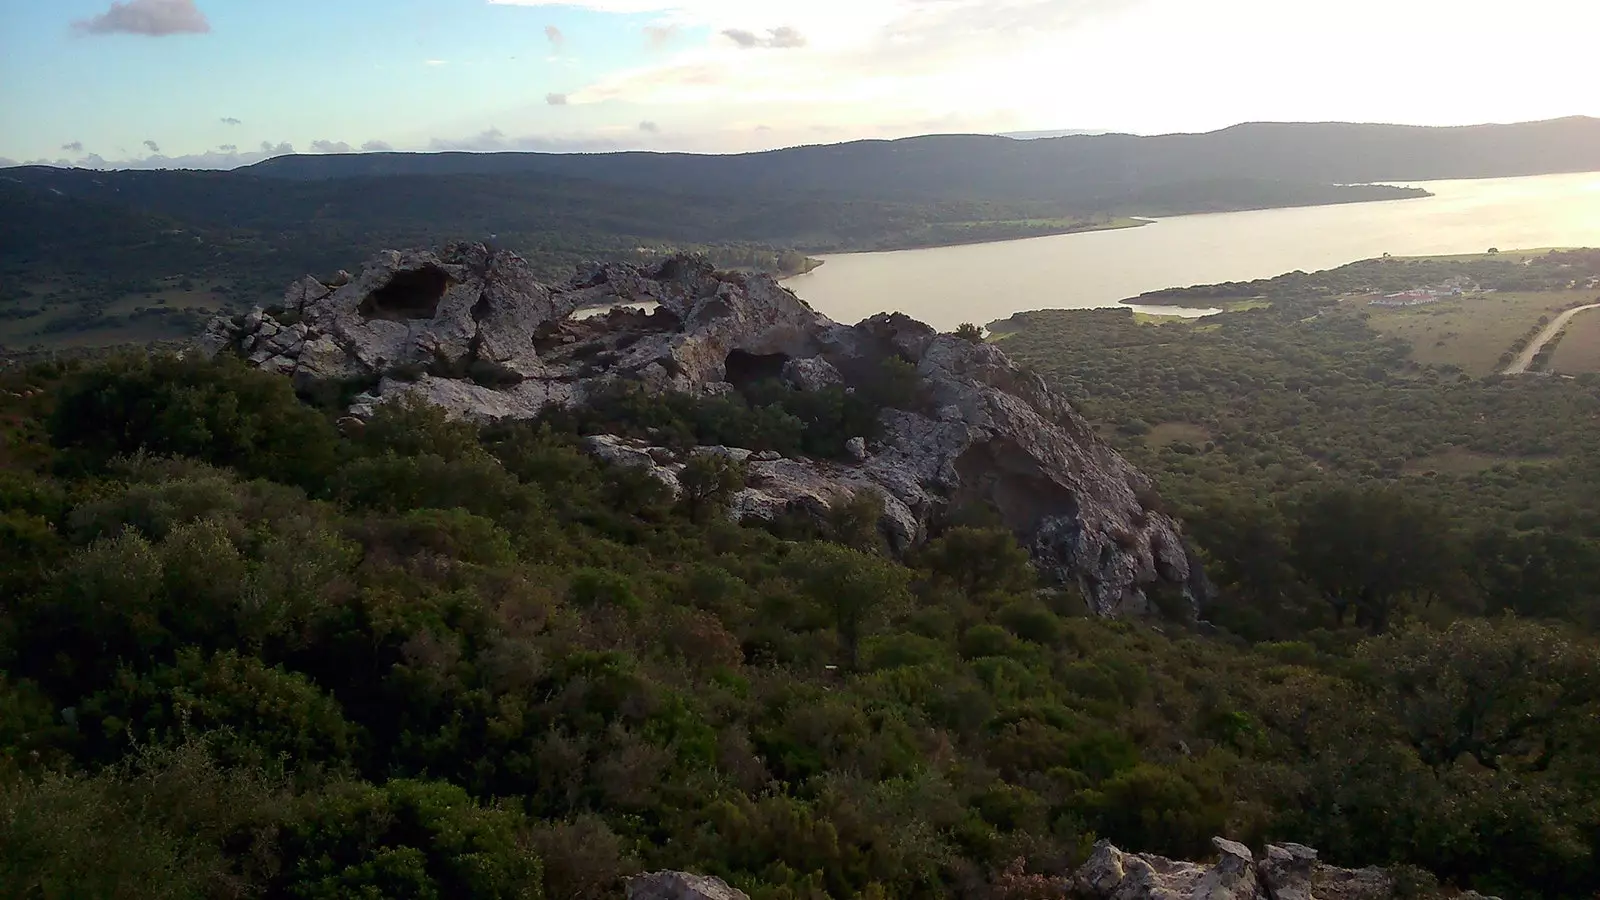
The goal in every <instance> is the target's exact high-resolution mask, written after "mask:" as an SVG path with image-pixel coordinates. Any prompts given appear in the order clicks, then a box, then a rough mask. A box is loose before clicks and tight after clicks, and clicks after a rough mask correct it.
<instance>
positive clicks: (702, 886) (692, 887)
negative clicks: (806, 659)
mask: <svg viewBox="0 0 1600 900" xmlns="http://www.w3.org/2000/svg"><path fill="white" fill-rule="evenodd" d="M1212 844H1213V845H1215V846H1216V848H1217V853H1218V856H1219V858H1218V860H1217V862H1215V863H1194V862H1184V861H1182V860H1171V859H1167V858H1166V857H1163V856H1156V855H1155V854H1153V853H1126V852H1124V851H1122V850H1119V849H1117V848H1116V847H1115V846H1113V845H1112V844H1111V842H1110V841H1101V842H1100V843H1098V844H1096V845H1095V847H1094V855H1093V856H1091V857H1090V858H1089V861H1088V862H1087V863H1085V864H1084V865H1083V867H1082V868H1080V869H1079V870H1078V871H1077V872H1075V873H1074V874H1073V875H1072V877H1071V878H1065V879H1058V880H1054V881H1052V880H1050V879H1044V878H1042V877H1036V878H1034V879H1032V882H1033V883H1032V884H1031V885H1030V887H1029V889H1028V890H1026V891H1025V892H1023V895H1025V896H1027V897H1029V898H1035V900H1037V898H1039V897H1041V896H1058V897H1061V898H1062V900H1069V898H1075V900H1395V898H1397V897H1399V896H1400V893H1399V888H1398V885H1397V884H1396V882H1395V880H1394V878H1393V877H1392V876H1390V875H1389V874H1388V873H1387V872H1385V871H1384V870H1382V869H1376V868H1367V869H1341V868H1338V867H1336V866H1328V865H1323V864H1322V863H1320V862H1318V861H1317V851H1315V850H1313V849H1311V848H1310V847H1304V846H1301V845H1300V844H1284V845H1282V846H1274V845H1270V844H1269V845H1268V846H1267V852H1266V856H1265V857H1264V858H1262V859H1260V860H1257V859H1256V858H1255V856H1254V855H1253V854H1251V852H1250V849H1249V848H1248V847H1245V846H1244V845H1243V844H1239V843H1235V842H1234V841H1230V840H1227V839H1226V838H1220V837H1219V838H1213V839H1212ZM1018 871H1020V864H1019V869H1018ZM1008 874H1009V873H1008ZM999 895H1000V896H1010V894H1008V893H1007V892H1006V891H1005V890H1004V886H1003V885H1002V886H1001V890H1000V891H999ZM1445 896H1454V897H1455V898H1456V900H1497V898H1490V897H1482V896H1481V895H1479V894H1476V893H1474V892H1472V891H1468V892H1466V893H1464V894H1455V895H1445ZM628 900H745V895H744V894H743V893H742V892H740V891H737V890H734V889H733V888H730V887H729V886H728V885H727V884H724V883H723V882H722V881H721V880H720V879H716V878H705V877H702V876H699V875H688V874H685V873H682V872H656V873H654V874H650V875H640V876H638V877H637V878H631V879H629V880H628Z"/></svg>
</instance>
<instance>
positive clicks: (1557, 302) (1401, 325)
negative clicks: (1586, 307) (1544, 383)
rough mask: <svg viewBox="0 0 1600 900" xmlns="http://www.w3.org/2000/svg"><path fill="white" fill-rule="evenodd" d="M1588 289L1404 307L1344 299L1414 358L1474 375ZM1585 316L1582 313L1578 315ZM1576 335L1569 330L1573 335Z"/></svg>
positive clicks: (1483, 371) (1494, 365) (1498, 295)
mask: <svg viewBox="0 0 1600 900" xmlns="http://www.w3.org/2000/svg"><path fill="white" fill-rule="evenodd" d="M1591 294H1592V292H1590V291H1548V292H1535V293H1503V294H1502V293H1491V294H1475V295H1469V296H1466V297H1458V298H1453V299H1450V300H1441V301H1439V302H1438V303H1430V304H1427V305H1425V306H1412V307H1404V308H1400V309H1387V308H1383V307H1374V306H1367V305H1366V304H1367V300H1366V298H1352V299H1350V300H1347V301H1345V305H1346V306H1347V307H1348V308H1351V309H1359V310H1364V311H1366V312H1368V313H1369V314H1370V315H1371V319H1370V322H1371V324H1372V327H1373V328H1374V329H1376V330H1377V331H1379V332H1382V333H1383V334H1388V335H1393V336H1395V337H1398V338H1402V339H1404V340H1405V341H1406V342H1407V343H1409V344H1411V346H1412V351H1413V352H1412V357H1413V358H1414V359H1416V360H1417V361H1418V362H1420V363H1425V364H1428V365H1435V366H1446V365H1454V366H1459V367H1460V368H1461V369H1462V370H1463V371H1465V372H1467V373H1468V374H1470V375H1489V374H1493V373H1494V372H1495V371H1496V369H1497V368H1498V363H1499V361H1500V356H1501V354H1503V353H1505V352H1506V351H1507V350H1508V349H1510V348H1511V345H1512V344H1513V343H1514V342H1515V341H1516V340H1517V339H1518V338H1520V337H1522V336H1523V335H1524V334H1526V333H1527V332H1528V330H1529V329H1530V328H1532V327H1534V325H1535V324H1536V323H1537V322H1538V321H1539V319H1540V317H1542V316H1550V317H1552V318H1554V316H1555V314H1556V313H1557V312H1558V311H1559V310H1561V309H1563V308H1564V307H1567V306H1569V305H1571V304H1572V303H1573V302H1575V301H1578V300H1585V299H1589V298H1590V295H1591ZM1580 318H1581V317H1580ZM1570 337H1572V336H1571V335H1569V338H1570Z"/></svg>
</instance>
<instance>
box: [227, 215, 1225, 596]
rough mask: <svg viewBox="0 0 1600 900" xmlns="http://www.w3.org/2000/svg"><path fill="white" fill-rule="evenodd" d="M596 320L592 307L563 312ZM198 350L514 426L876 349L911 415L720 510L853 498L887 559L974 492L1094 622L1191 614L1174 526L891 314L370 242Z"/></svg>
mask: <svg viewBox="0 0 1600 900" xmlns="http://www.w3.org/2000/svg"><path fill="white" fill-rule="evenodd" d="M624 305H634V306H638V305H642V306H648V307H652V311H650V312H644V311H641V310H638V309H624V308H621V307H623V306H624ZM597 307H610V308H612V309H611V311H610V312H609V313H606V314H604V315H598V316H593V317H588V318H579V317H574V316H573V315H572V313H573V312H574V311H575V310H580V309H584V310H588V309H593V308H597ZM199 346H200V348H202V349H203V350H204V351H205V352H209V353H219V352H225V351H227V350H229V349H230V348H231V349H232V351H233V352H236V353H238V354H240V355H241V356H243V357H244V358H246V359H248V360H249V361H250V363H251V364H253V365H256V366H259V367H261V368H262V369H264V370H267V371H273V372H280V373H283V374H286V375H288V376H290V377H291V378H293V379H294V380H295V381H296V383H297V385H299V386H301V387H310V386H312V385H315V384H317V383H322V382H329V381H336V382H347V383H349V382H355V383H360V384H361V385H362V386H364V387H366V388H367V391H366V393H364V394H363V395H361V396H360V397H358V398H357V400H356V402H355V404H354V405H353V406H352V408H351V410H350V412H351V414H352V415H355V416H368V415H370V414H371V413H372V412H373V411H374V410H375V409H376V408H377V406H378V405H380V404H383V403H388V402H392V401H394V400H395V399H397V398H401V397H418V398H421V399H423V400H426V401H427V402H429V403H432V404H435V405H437V406H440V407H443V408H444V409H446V410H448V411H449V412H451V413H452V414H454V415H457V416H462V417H471V418H478V419H496V418H531V417H534V416H537V415H539V414H540V412H541V411H542V410H543V409H544V408H545V407H546V406H547V405H548V404H560V405H574V404H582V403H584V402H585V401H586V400H587V399H588V398H590V397H593V396H594V395H595V394H596V392H597V391H600V390H603V389H606V388H607V387H609V386H611V385H612V384H614V383H615V382H618V381H627V382H633V383H637V384H640V385H642V386H643V387H645V388H646V389H648V390H653V391H682V392H688V393H696V394H703V395H720V394H725V393H728V392H730V391H733V390H737V389H738V388H739V387H741V386H743V385H745V384H747V383H750V382H752V381H755V380H758V379H762V378H769V377H770V378H781V379H782V380H784V381H786V382H787V383H789V384H790V385H792V386H795V387H797V388H799V389H803V390H820V389H824V388H830V387H836V386H837V387H842V388H844V389H845V390H855V389H859V388H863V387H868V386H870V385H871V384H872V383H873V379H875V378H877V377H879V376H880V375H881V373H882V371H883V370H882V364H883V362H884V360H885V359H888V358H890V357H897V358H899V359H902V360H904V361H906V362H907V363H910V364H911V365H912V366H914V367H915V370H916V372H917V374H918V375H919V376H920V378H921V385H922V391H921V398H920V399H919V400H918V401H917V402H916V403H914V404H910V405H911V406H912V407H913V408H908V409H885V410H884V411H883V412H882V414H881V416H880V420H879V423H878V424H879V433H878V434H877V435H874V436H873V437H874V440H873V441H871V442H870V443H869V442H868V441H867V440H865V439H863V440H860V441H851V442H850V443H849V444H848V447H847V449H848V453H847V454H846V455H847V456H848V457H849V461H845V462H835V461H823V460H811V459H783V458H781V457H780V458H772V457H771V456H770V455H769V454H756V455H754V456H752V457H751V459H750V460H749V466H750V478H749V487H748V488H747V489H746V490H745V491H743V492H741V493H740V494H739V495H738V496H737V497H735V498H734V501H733V504H732V508H733V512H734V514H735V515H739V516H742V517H754V518H771V517H772V516H775V515H778V514H780V513H782V512H783V511H785V510H791V509H803V510H810V511H813V512H823V511H826V510H827V509H829V508H830V507H832V506H833V505H834V504H836V503H838V502H840V501H842V500H847V499H849V498H852V497H854V496H856V495H857V494H859V493H860V492H861V491H873V492H875V493H877V494H878V495H879V496H880V497H881V498H882V499H883V506H884V510H885V512H884V518H883V522H882V526H883V529H884V531H885V533H886V534H887V535H888V536H889V537H890V539H891V540H892V542H893V543H894V544H895V545H896V546H897V547H900V548H905V547H909V546H912V545H914V544H915V543H916V542H918V541H920V540H921V539H922V538H923V537H924V536H925V535H926V533H927V530H928V527H929V525H930V523H932V522H933V521H935V519H936V517H937V516H938V515H939V513H940V512H941V511H943V510H945V509H947V508H949V507H950V506H951V505H952V504H960V503H965V502H969V501H987V502H990V503H992V504H994V506H996V507H997V508H998V509H999V510H1000V512H1001V514H1002V516H1003V518H1004V520H1005V522H1006V523H1007V524H1008V525H1009V526H1010V527H1011V528H1012V529H1013V530H1014V531H1015V532H1016V533H1017V534H1018V535H1019V537H1020V538H1021V539H1023V540H1024V541H1025V542H1026V543H1027V545H1028V546H1029V547H1030V548H1031V550H1032V552H1033V555H1034V558H1035V560H1036V562H1037V563H1038V565H1039V567H1040V568H1041V570H1042V571H1044V572H1045V573H1047V574H1048V575H1050V576H1052V577H1053V578H1054V579H1055V580H1058V581H1061V582H1063V583H1071V584H1077V585H1079V586H1080V587H1081V588H1082V589H1083V593H1084V595H1085V597H1086V598H1088V600H1089V602H1090V604H1091V605H1092V607H1093V608H1094V610H1095V611H1096V612H1098V613H1100V614H1102V615H1128V614H1134V615H1137V614H1142V613H1145V612H1147V611H1149V609H1150V608H1151V607H1152V600H1151V599H1150V593H1151V590H1152V589H1161V590H1166V591H1170V592H1171V593H1172V594H1173V595H1174V596H1180V595H1181V596H1184V597H1187V598H1189V602H1190V603H1191V607H1190V609H1191V611H1193V605H1192V604H1194V603H1195V602H1196V601H1197V600H1198V599H1201V598H1203V596H1204V594H1205V593H1206V587H1205V582H1204V576H1203V575H1202V574H1201V573H1200V572H1199V569H1198V566H1196V565H1194V564H1193V563H1192V561H1191V558H1190V556H1189V554H1188V552H1187V550H1186V544H1185V541H1184V539H1183V537H1182V535H1181V533H1180V531H1179V528H1178V525H1177V523H1176V522H1174V521H1173V520H1172V519H1171V518H1169V517H1168V516H1166V515H1164V514H1162V513H1161V512H1159V511H1158V510H1156V509H1154V508H1152V507H1154V506H1155V504H1154V503H1153V502H1152V500H1153V493H1152V491H1151V484H1150V481H1149V479H1148V478H1146V477H1145V476H1144V475H1143V474H1142V473H1141V472H1139V471H1138V470H1137V469H1134V468H1133V467H1132V466H1130V465H1129V464H1128V463H1127V462H1126V461H1125V460H1124V459H1123V458H1122V457H1121V456H1120V455H1118V454H1117V453H1116V452H1115V451H1114V450H1112V449H1111V448H1110V447H1109V446H1107V445H1106V444H1105V443H1104V442H1102V441H1101V440H1100V439H1099V438H1098V437H1097V436H1096V435H1095V434H1094V433H1093V431H1092V429H1091V428H1090V427H1089V425H1088V424H1087V423H1086V422H1085V421H1084V420H1083V419H1082V418H1081V417H1080V416H1078V415H1077V413H1076V412H1074V411H1073V410H1072V409H1071V407H1070V406H1068V404H1067V403H1066V402H1065V401H1064V400H1063V399H1061V398H1060V397H1058V396H1056V395H1055V394H1053V393H1052V392H1051V391H1050V390H1049V389H1048V388H1047V387H1046V386H1045V384H1044V382H1043V381H1042V380H1041V379H1040V378H1039V377H1037V376H1036V375H1033V374H1031V373H1028V372H1025V371H1023V370H1022V369H1020V368H1019V367H1018V366H1016V365H1015V364H1013V363H1012V362H1011V361H1010V360H1008V359H1007V358H1006V356H1005V354H1004V353H1002V352H1001V351H1000V350H999V349H998V348H997V347H995V346H993V345H988V344H982V343H972V342H970V341H967V340H963V339H961V338H957V337H955V336H953V335H941V334H938V333H936V332H935V331H934V330H933V329H931V328H929V327H928V326H926V325H923V324H922V323H920V322H917V321H915V320H913V319H910V318H908V317H906V316H904V315H899V314H895V315H887V314H885V315H879V316H874V317H872V318H870V319H868V320H866V321H864V322H862V323H860V324H858V325H855V326H847V325H840V324H838V323H835V322H833V321H831V320H829V319H828V318H827V317H825V316H822V315H820V314H819V313H817V312H815V311H814V310H812V309H811V308H810V307H809V306H807V305H806V304H805V303H804V302H802V301H801V300H799V299H798V298H797V297H795V296H794V294H792V293H791V292H789V291H788V290H786V289H784V288H783V287H781V286H780V285H779V284H778V283H777V282H776V281H774V280H773V279H772V278H770V277H767V276H757V275H742V274H730V273H719V272H716V271H714V270H713V269H712V267H711V266H710V265H709V264H708V263H706V262H705V261H703V260H700V259H696V258H693V257H675V258H673V259H669V260H667V261H665V262H662V263H660V264H658V265H653V266H648V267H635V266H624V265H611V266H603V267H600V268H598V269H597V270H595V271H594V272H593V273H591V274H589V275H586V276H582V277H580V278H577V279H574V280H573V281H572V282H570V283H568V284H565V285H558V286H546V285H543V284H540V283H538V282H537V281H535V280H534V279H533V277H532V276H531V274H530V272H529V269H528V267H527V265H526V264H525V263H524V262H523V261H522V260H521V259H520V258H518V257H517V256H515V255H514V254H511V253H507V252H503V251H493V250H489V249H488V248H485V247H484V246H482V245H478V244H454V245H451V246H449V247H447V248H446V249H444V250H443V251H442V252H439V253H437V254H436V253H433V252H429V251H424V250H412V251H406V252H395V251H386V252H384V253H380V254H378V255H377V256H376V257H374V258H373V259H372V260H370V261H369V262H368V263H367V265H366V266H365V267H364V268H363V269H362V271H361V273H360V274H359V275H356V276H353V277H351V276H347V275H345V276H340V277H337V278H335V279H333V280H332V282H330V283H324V282H322V281H319V280H317V279H315V278H310V277H307V278H304V279H301V280H300V281H298V282H296V283H295V284H293V285H291V286H290V287H289V289H288V290H287V292H286V293H285V295H284V299H283V303H282V305H281V306H280V307H275V308H274V309H272V310H271V311H262V310H256V311H253V312H252V313H250V314H249V315H247V316H244V317H240V318H236V319H218V320H216V321H214V322H213V323H211V325H210V327H208V329H207V331H206V333H205V334H204V335H203V336H202V337H201V339H200V341H199ZM590 444H591V447H590V449H591V452H596V453H597V454H599V455H602V456H605V457H606V458H609V459H613V460H614V461H618V462H624V463H630V464H639V465H643V464H644V462H643V461H642V460H649V465H651V466H652V470H653V471H656V470H659V471H656V474H657V477H660V478H662V480H663V481H664V482H668V483H669V485H670V484H675V483H676V477H675V472H674V471H673V470H672V467H671V466H670V465H667V466H663V465H662V464H661V463H659V462H658V461H657V457H658V456H659V454H655V455H652V454H651V453H650V452H649V449H648V448H643V447H638V446H628V445H627V444H626V442H621V441H619V440H617V439H611V440H610V441H609V442H608V441H591V442H590ZM641 454H642V457H641ZM680 462H681V461H680Z"/></svg>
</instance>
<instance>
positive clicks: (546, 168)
mask: <svg viewBox="0 0 1600 900" xmlns="http://www.w3.org/2000/svg"><path fill="white" fill-rule="evenodd" d="M1596 169H1600V119H1589V118H1583V117H1573V118H1568V119H1556V120H1552V121H1546V122H1525V123H1520V124H1516V125H1479V126H1472V127H1466V128H1422V127H1414V126H1401V125H1362V124H1350V123H1339V122H1327V123H1300V122H1265V123H1263V122H1258V123H1249V124H1244V125H1236V126H1234V127H1232V128H1226V129H1223V130H1221V131H1214V132H1210V133H1207V134H1165V135H1151V136H1136V135H1128V134H1101V135H1068V136H1064V137H1055V138H1045V139H1039V140H1013V139H1011V138H1005V137H998V136H991V135H926V136H922V137H914V138H905V139H903V140H897V141H855V142H852V143H848V144H829V145H819V146H811V147H793V148H788V149H784V150H771V151H767V152H763V153H742V154H734V155H728V156H704V155H695V154H688V153H589V154H583V153H573V154H551V153H488V154H474V153H440V154H428V153H362V154H342V155H320V156H307V155H301V156H284V157H278V158H276V159H270V160H267V161H265V162H262V163H257V164H256V165H255V166H252V167H251V170H252V171H253V172H255V173H258V174H260V175H263V176H270V177H277V178H288V179H325V178H349V177H355V176H373V175H398V174H409V175H422V174H429V175H439V174H469V173H470V174H495V175H506V174H526V173H542V174H546V175H562V176H567V177H573V178H584V179H589V180H594V181H602V182H607V183H612V184H622V185H629V186H633V187H649V188H654V187H659V186H662V185H675V186H677V187H679V188H681V189H684V190H689V191H695V192H702V193H724V192H735V193H743V192H750V191H755V192H762V191H770V190H772V189H775V188H776V189H782V190H800V191H806V192H815V193H822V194H834V195H838V196H848V197H853V198H861V199H890V198H893V199H901V200H928V199H936V198H937V199H967V200H977V199H982V200H995V201H1003V200H1012V201H1016V200H1033V199H1051V200H1071V201H1074V202H1076V203H1079V204H1083V203H1099V204H1101V205H1105V206H1119V205H1126V203H1127V200H1126V198H1127V197H1128V196H1129V195H1130V194H1131V193H1136V192H1138V191H1141V190H1143V191H1145V192H1149V191H1150V189H1152V188H1157V187H1170V186H1175V185H1182V184H1192V183H1205V182H1227V181H1236V182H1251V181H1254V182H1283V183H1291V184H1302V185H1311V184H1323V185H1330V184H1366V183H1371V182H1377V181H1393V180H1406V181H1427V180H1436V179H1445V178H1486V177H1501V176H1509V175H1539V174H1546V173H1553V172H1587V171H1594V170H1596ZM1273 205H1277V204H1273ZM1234 208H1240V207H1239V206H1238V205H1236V206H1235V207H1234Z"/></svg>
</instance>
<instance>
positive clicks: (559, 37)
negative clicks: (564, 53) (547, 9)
mask: <svg viewBox="0 0 1600 900" xmlns="http://www.w3.org/2000/svg"><path fill="white" fill-rule="evenodd" d="M544 36H545V38H547V39H548V40H549V41H550V46H552V47H554V48H556V50H558V51H559V50H560V49H561V45H562V44H565V43H566V42H567V36H566V35H564V34H562V33H561V29H559V28H557V27H556V26H554V25H546V26H545V27H544Z"/></svg>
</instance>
